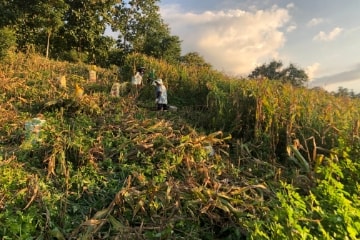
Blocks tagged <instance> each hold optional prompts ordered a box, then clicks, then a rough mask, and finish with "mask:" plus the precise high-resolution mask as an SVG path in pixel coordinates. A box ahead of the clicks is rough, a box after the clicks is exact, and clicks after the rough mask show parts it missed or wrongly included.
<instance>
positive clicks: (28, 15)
mask: <svg viewBox="0 0 360 240" xmlns="http://www.w3.org/2000/svg"><path fill="white" fill-rule="evenodd" d="M67 7H68V5H67V4H66V3H65V2H64V0H51V1H48V0H34V1H32V2H31V4H29V2H28V1H26V0H16V1H1V2H0V15H1V17H0V23H1V26H2V27H11V28H12V29H14V30H15V34H16V39H17V43H18V47H19V49H26V47H27V46H29V45H35V46H41V45H43V46H45V45H46V56H48V54H49V47H50V37H51V35H52V33H54V32H55V31H56V30H57V29H59V28H60V26H62V25H63V24H64V22H63V15H64V13H65V11H66V10H67ZM42 36H44V37H42ZM45 36H46V38H45ZM43 39H46V44H45V43H44V42H43Z"/></svg>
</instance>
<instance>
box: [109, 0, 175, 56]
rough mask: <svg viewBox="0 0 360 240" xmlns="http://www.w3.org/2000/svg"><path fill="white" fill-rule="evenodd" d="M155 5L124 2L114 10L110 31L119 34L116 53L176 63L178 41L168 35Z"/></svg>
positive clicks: (147, 1) (151, 0)
mask: <svg viewBox="0 0 360 240" xmlns="http://www.w3.org/2000/svg"><path fill="white" fill-rule="evenodd" d="M158 2H159V1H158V0H142V1H128V2H122V3H121V4H119V5H117V6H116V8H115V9H116V11H115V16H114V17H115V21H114V24H113V25H112V28H113V30H118V31H119V32H120V35H119V38H118V41H117V46H118V48H119V49H121V52H120V53H122V54H125V55H126V54H128V53H133V52H135V53H142V54H146V55H148V56H152V57H155V58H157V59H163V60H166V61H168V62H170V63H175V62H177V61H178V60H179V57H180V53H181V46H180V40H179V37H178V36H172V35H171V34H170V29H169V27H168V25H166V24H165V23H164V22H163V20H162V19H161V16H160V13H159V6H158V5H157V3H158ZM119 58H123V56H119Z"/></svg>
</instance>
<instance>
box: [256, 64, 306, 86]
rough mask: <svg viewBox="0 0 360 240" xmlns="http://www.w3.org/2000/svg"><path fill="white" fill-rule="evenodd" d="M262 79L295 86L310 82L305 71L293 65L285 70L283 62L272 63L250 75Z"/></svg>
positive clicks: (262, 66) (260, 67)
mask: <svg viewBox="0 0 360 240" xmlns="http://www.w3.org/2000/svg"><path fill="white" fill-rule="evenodd" d="M260 77H266V78H268V79H270V80H279V81H282V82H283V83H291V84H292V85H294V86H303V85H304V83H305V82H307V81H308V80H309V77H308V75H307V74H306V73H305V71H304V70H302V69H299V68H297V67H296V66H295V65H294V64H292V63H291V64H290V65H289V66H288V67H287V68H283V63H282V62H281V61H271V62H270V63H269V64H263V65H261V66H259V67H256V68H255V69H254V70H253V71H252V72H251V74H250V75H249V78H260Z"/></svg>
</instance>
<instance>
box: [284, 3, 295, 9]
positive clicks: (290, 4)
mask: <svg viewBox="0 0 360 240" xmlns="http://www.w3.org/2000/svg"><path fill="white" fill-rule="evenodd" d="M294 7H295V4H294V3H289V4H288V5H286V8H287V9H290V8H294Z"/></svg>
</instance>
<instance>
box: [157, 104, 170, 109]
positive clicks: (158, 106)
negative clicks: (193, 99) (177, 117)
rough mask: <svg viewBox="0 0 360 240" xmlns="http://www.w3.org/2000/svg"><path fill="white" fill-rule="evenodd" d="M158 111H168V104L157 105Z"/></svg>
mask: <svg viewBox="0 0 360 240" xmlns="http://www.w3.org/2000/svg"><path fill="white" fill-rule="evenodd" d="M157 110H168V105H167V104H162V103H158V104H157Z"/></svg>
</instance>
